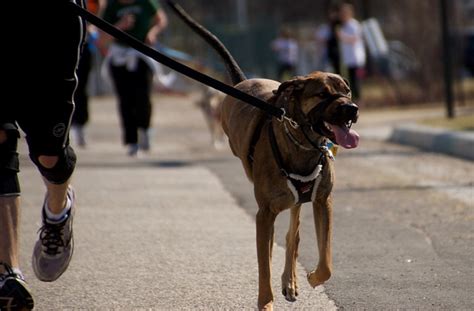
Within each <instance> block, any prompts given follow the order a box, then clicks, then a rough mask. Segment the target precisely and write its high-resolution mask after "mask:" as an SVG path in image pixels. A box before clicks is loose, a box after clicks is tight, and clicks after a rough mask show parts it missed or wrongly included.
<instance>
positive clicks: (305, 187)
mask: <svg viewBox="0 0 474 311" xmlns="http://www.w3.org/2000/svg"><path fill="white" fill-rule="evenodd" d="M268 136H269V138H270V146H271V148H272V153H273V157H274V158H275V161H276V163H277V165H278V168H279V169H280V172H281V174H282V175H283V176H285V177H286V178H287V179H288V180H289V181H290V182H291V184H292V185H293V187H294V188H295V190H296V191H297V193H298V198H297V202H296V204H303V203H307V202H311V196H312V194H313V190H314V187H316V179H317V177H318V176H315V178H314V179H312V180H309V181H302V180H299V179H296V178H293V177H292V176H291V175H290V173H289V172H288V170H287V169H286V168H285V166H284V164H283V158H282V156H281V152H280V149H278V143H277V141H276V137H275V132H274V131H273V125H272V123H271V121H270V124H269V126H268ZM318 149H319V148H318ZM323 160H324V154H323V153H322V152H321V156H320V157H319V160H318V164H317V165H319V164H321V165H322V164H323Z"/></svg>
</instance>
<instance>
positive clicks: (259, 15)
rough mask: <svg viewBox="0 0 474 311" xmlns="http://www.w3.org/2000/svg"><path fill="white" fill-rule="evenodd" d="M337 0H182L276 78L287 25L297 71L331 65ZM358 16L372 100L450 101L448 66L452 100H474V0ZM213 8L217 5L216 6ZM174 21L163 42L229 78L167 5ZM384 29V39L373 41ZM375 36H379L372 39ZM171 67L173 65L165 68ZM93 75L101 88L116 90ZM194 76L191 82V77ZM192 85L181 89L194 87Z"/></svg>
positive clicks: (244, 59)
mask: <svg viewBox="0 0 474 311" xmlns="http://www.w3.org/2000/svg"><path fill="white" fill-rule="evenodd" d="M338 2H340V1H334V0H321V1H314V0H298V1H289V0H260V1H248V0H206V1H196V0H180V1H179V3H180V4H181V5H182V6H183V7H184V8H185V9H186V10H187V11H188V12H189V13H190V14H191V15H192V16H193V17H194V18H195V19H196V20H197V21H199V22H201V23H202V24H203V25H205V26H206V27H207V28H209V29H210V30H211V31H212V32H213V33H215V34H216V35H217V36H218V37H219V38H220V39H221V40H222V42H223V43H224V44H225V45H226V46H227V47H228V49H229V50H230V51H231V53H232V54H233V55H234V56H235V58H236V60H237V62H238V63H239V64H240V65H241V67H242V69H243V70H244V71H245V73H246V74H247V75H248V76H249V77H253V76H255V77H258V76H259V77H269V78H276V58H275V55H274V53H273V51H272V50H271V48H270V45H271V42H272V40H274V39H275V38H276V37H277V35H278V31H279V29H281V27H286V28H287V29H290V30H291V31H292V33H293V35H294V36H295V38H296V40H297V42H298V44H299V53H298V54H299V55H298V63H297V74H301V75H304V74H307V73H309V72H311V71H314V70H327V69H328V68H327V62H326V61H325V58H324V47H323V46H322V45H321V44H318V42H317V41H316V40H315V34H316V32H317V31H318V29H319V27H321V25H323V24H324V23H326V22H327V12H328V10H329V7H330V6H331V5H334V4H337V3H338ZM349 2H350V3H352V4H354V8H355V11H356V16H355V17H356V19H357V20H359V21H360V22H361V23H362V26H363V27H364V39H365V43H366V45H367V57H368V58H367V65H366V68H365V70H364V72H363V79H362V89H363V94H364V96H363V98H362V99H361V100H362V101H361V104H362V105H364V106H376V107H380V106H403V105H410V104H413V103H416V104H425V103H431V104H432V103H439V102H440V101H443V98H444V95H445V92H446V87H445V83H446V81H445V77H446V72H445V71H444V70H445V68H443V66H444V65H446V64H448V65H449V68H447V69H448V70H449V73H450V78H452V85H451V89H452V92H453V94H452V97H453V98H452V100H453V101H454V102H456V104H458V105H461V106H463V105H466V104H468V102H469V101H472V99H473V98H474V78H473V76H474V0H453V1H444V2H445V6H446V8H443V7H442V4H443V1H436V0H418V1H412V0H400V1H375V0H353V1H349ZM210 8H212V9H210ZM165 10H166V11H167V12H168V15H169V16H170V25H169V27H168V28H167V30H166V32H165V33H164V34H163V35H162V38H161V40H160V46H159V47H158V48H160V47H161V48H162V50H163V49H164V51H165V52H170V51H171V54H170V56H174V57H177V58H178V59H181V60H183V61H189V64H191V65H196V66H204V67H205V68H207V69H208V70H207V71H208V73H209V74H211V75H213V76H214V77H217V78H220V79H222V78H223V74H224V71H223V70H224V68H223V66H222V63H221V61H220V59H219V58H218V57H217V55H216V54H215V53H214V51H213V50H212V49H210V47H209V46H208V45H207V44H206V43H205V42H204V41H203V40H202V39H201V38H199V37H198V36H197V35H195V34H194V33H192V31H191V30H190V29H189V28H188V27H186V26H185V25H184V24H183V23H182V21H180V20H178V19H177V18H175V16H174V15H173V13H172V12H170V11H169V10H168V9H167V8H166V6H165ZM443 13H444V14H445V16H446V21H447V23H446V25H445V26H447V31H448V37H447V40H446V42H445V43H444V44H446V45H447V46H448V47H449V54H450V55H448V56H447V57H449V61H448V60H447V58H446V56H445V55H444V54H443V23H442V16H443ZM374 33H375V34H376V41H375V42H374V41H373V40H372V39H370V36H371V34H372V35H373V34H374ZM371 40H372V41H371ZM165 70H166V68H165ZM100 79H101V78H100V76H96V78H95V79H91V84H93V85H92V86H91V88H92V93H93V94H96V95H97V94H103V93H108V92H110V88H109V87H108V86H107V85H106V84H103V83H102V81H100ZM188 82H189V81H188ZM190 87H191V85H189V83H185V85H183V83H181V84H179V83H178V84H177V85H175V86H174V88H176V89H180V90H181V91H182V90H185V91H187V90H189V88H190Z"/></svg>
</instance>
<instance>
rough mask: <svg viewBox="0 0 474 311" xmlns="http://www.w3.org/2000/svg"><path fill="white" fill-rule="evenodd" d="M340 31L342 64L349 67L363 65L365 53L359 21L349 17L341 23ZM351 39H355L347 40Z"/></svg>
mask: <svg viewBox="0 0 474 311" xmlns="http://www.w3.org/2000/svg"><path fill="white" fill-rule="evenodd" d="M340 33H341V40H340V49H341V54H342V62H343V63H344V65H346V66H349V67H362V66H364V65H365V61H366V53H365V46H364V41H363V39H362V27H361V26H360V23H359V22H358V21H357V20H355V19H350V20H349V21H347V22H345V23H344V24H343V25H342V27H341V29H340ZM351 39H355V41H354V42H348V41H349V40H351Z"/></svg>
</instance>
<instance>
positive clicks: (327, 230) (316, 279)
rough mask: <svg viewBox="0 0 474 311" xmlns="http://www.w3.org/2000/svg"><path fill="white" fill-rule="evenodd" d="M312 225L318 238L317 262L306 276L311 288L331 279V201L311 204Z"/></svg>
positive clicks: (328, 199)
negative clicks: (315, 266)
mask: <svg viewBox="0 0 474 311" xmlns="http://www.w3.org/2000/svg"><path fill="white" fill-rule="evenodd" d="M313 213H314V223H315V226H316V234H317V238H318V249H319V262H318V266H317V268H316V270H314V271H311V272H310V273H309V274H308V282H309V284H310V285H311V286H312V287H316V286H318V285H321V284H323V283H324V282H325V281H327V280H328V279H329V278H330V277H331V270H332V257H331V229H332V225H331V223H332V199H331V197H328V198H327V199H326V201H324V202H314V203H313Z"/></svg>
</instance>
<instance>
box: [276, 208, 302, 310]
mask: <svg viewBox="0 0 474 311" xmlns="http://www.w3.org/2000/svg"><path fill="white" fill-rule="evenodd" d="M300 210H301V205H296V206H293V207H292V208H291V216H290V228H289V229H288V233H287V234H286V257H285V270H284V271H283V274H282V276H281V288H282V294H283V296H285V298H286V300H288V301H291V302H293V301H296V296H298V285H297V283H296V281H297V280H296V258H297V257H298V244H299V242H300V233H299V230H300Z"/></svg>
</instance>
